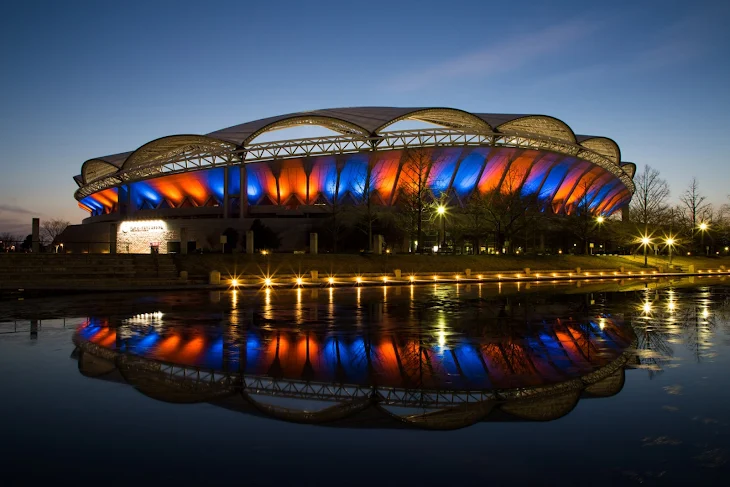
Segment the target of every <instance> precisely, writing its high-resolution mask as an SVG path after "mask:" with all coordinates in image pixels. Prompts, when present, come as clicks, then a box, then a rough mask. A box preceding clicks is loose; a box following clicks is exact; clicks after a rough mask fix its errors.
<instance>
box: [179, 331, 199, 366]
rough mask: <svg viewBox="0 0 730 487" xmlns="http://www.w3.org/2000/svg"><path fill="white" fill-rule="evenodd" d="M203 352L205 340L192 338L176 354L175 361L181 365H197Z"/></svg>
mask: <svg viewBox="0 0 730 487" xmlns="http://www.w3.org/2000/svg"><path fill="white" fill-rule="evenodd" d="M204 352H205V339H204V338H203V337H202V336H197V337H194V338H192V339H190V340H188V341H187V342H185V343H184V344H183V346H182V348H181V349H180V352H179V353H178V354H177V360H179V361H180V363H183V364H197V363H198V362H199V361H200V360H201V359H202V357H203V354H204Z"/></svg>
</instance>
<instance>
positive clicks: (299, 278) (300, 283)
mask: <svg viewBox="0 0 730 487" xmlns="http://www.w3.org/2000/svg"><path fill="white" fill-rule="evenodd" d="M302 282H304V281H303V280H302V278H301V277H297V286H301V285H302Z"/></svg>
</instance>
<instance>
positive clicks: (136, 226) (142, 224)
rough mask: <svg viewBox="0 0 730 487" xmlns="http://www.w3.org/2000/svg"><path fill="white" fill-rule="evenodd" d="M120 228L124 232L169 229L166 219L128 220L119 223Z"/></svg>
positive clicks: (163, 230) (162, 230)
mask: <svg viewBox="0 0 730 487" xmlns="http://www.w3.org/2000/svg"><path fill="white" fill-rule="evenodd" d="M119 230H120V231H121V232H122V233H135V232H165V231H167V223H166V222H165V221H164V220H138V221H126V222H122V223H121V224H120V225H119Z"/></svg>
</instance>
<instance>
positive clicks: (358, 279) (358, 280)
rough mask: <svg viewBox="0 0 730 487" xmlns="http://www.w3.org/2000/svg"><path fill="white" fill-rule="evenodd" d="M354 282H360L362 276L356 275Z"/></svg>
mask: <svg viewBox="0 0 730 487" xmlns="http://www.w3.org/2000/svg"><path fill="white" fill-rule="evenodd" d="M355 282H356V283H358V284H362V277H360V276H357V277H356V278H355Z"/></svg>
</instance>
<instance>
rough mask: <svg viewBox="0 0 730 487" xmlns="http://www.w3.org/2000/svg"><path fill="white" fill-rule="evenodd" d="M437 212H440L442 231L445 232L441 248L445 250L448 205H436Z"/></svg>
mask: <svg viewBox="0 0 730 487" xmlns="http://www.w3.org/2000/svg"><path fill="white" fill-rule="evenodd" d="M436 213H438V215H439V217H440V218H441V231H442V233H443V240H442V242H441V250H442V251H443V250H444V247H446V207H445V206H444V205H438V206H437V207H436Z"/></svg>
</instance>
